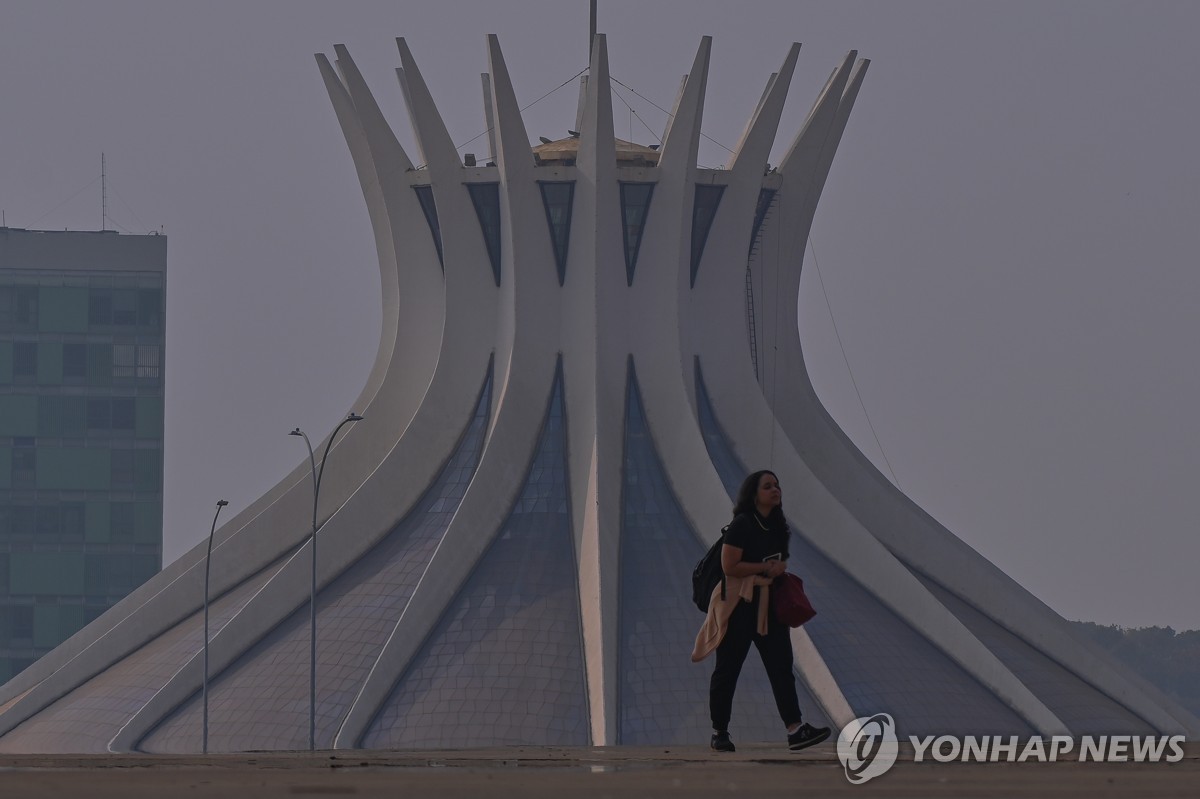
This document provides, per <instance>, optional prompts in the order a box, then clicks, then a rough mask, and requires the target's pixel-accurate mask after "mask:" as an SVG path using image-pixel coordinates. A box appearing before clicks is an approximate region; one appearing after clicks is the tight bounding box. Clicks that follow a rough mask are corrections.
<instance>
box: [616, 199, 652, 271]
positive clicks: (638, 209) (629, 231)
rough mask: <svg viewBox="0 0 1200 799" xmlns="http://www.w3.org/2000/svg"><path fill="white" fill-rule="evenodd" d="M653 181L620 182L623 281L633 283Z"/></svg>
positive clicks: (648, 210)
mask: <svg viewBox="0 0 1200 799" xmlns="http://www.w3.org/2000/svg"><path fill="white" fill-rule="evenodd" d="M652 194H654V184H653V183H622V184H621V226H622V228H623V229H624V232H625V282H626V285H630V286H632V285H633V270H634V268H635V267H636V266H637V257H638V250H639V249H641V246H642V231H643V230H645V228H646V214H648V213H649V212H650V196H651V195H652Z"/></svg>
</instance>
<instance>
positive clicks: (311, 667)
mask: <svg viewBox="0 0 1200 799" xmlns="http://www.w3.org/2000/svg"><path fill="white" fill-rule="evenodd" d="M362 419H363V417H361V416H359V415H358V414H357V413H355V412H354V411H350V413H348V414H347V415H346V418H345V419H343V420H342V421H341V422H340V423H339V424H338V426H337V427H335V428H333V433H332V434H331V435H330V436H329V442H328V443H327V444H325V452H324V454H322V455H321V468H320V470H318V469H317V460H316V458H315V457H314V456H313V448H312V442H311V441H309V440H308V434H307V433H305V432H304V431H303V430H301V429H300V428H299V427H297V428H296V429H295V430H293V431H292V432H290V433H288V435H289V436H301V437H303V438H304V443H305V444H306V445H307V446H308V463H309V465H310V466H311V467H312V481H313V512H312V534H311V536H310V537H309V542H310V546H311V548H312V584H311V587H310V589H309V597H308V750H309V751H310V752H312V751H315V750H316V748H317V497H318V496H320V494H321V476H322V475H323V474H325V461H326V460H328V458H329V448H330V447H332V446H333V441H334V439H335V438H337V434H338V431H339V430H341V429H342V428H343V427H345V426H346V425H347V424H349V423H350V422H361V421H362Z"/></svg>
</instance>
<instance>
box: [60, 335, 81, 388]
mask: <svg viewBox="0 0 1200 799" xmlns="http://www.w3.org/2000/svg"><path fill="white" fill-rule="evenodd" d="M62 369H63V380H87V345H86V344H83V343H81V342H68V343H65V344H63V367H62Z"/></svg>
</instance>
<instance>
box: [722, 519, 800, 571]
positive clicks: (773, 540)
mask: <svg viewBox="0 0 1200 799" xmlns="http://www.w3.org/2000/svg"><path fill="white" fill-rule="evenodd" d="M764 527H765V528H766V529H765V530H764V529H763V528H764ZM789 535H790V533H789V531H788V526H787V522H786V521H784V518H783V514H772V515H771V516H770V517H768V518H766V519H764V518H763V517H762V516H759V515H758V513H756V512H755V511H750V512H749V513H739V514H738V515H737V516H734V517H733V521H731V522H730V523H729V529H728V530H726V531H725V543H726V544H728V545H729V546H731V547H738V548H740V549H741V550H742V560H743V561H746V562H750V563H762V562H763V561H764V560H766V559H767V558H769V557H771V556H773V555H775V556H778V557H780V558H782V559H783V560H787V559H788V537H789Z"/></svg>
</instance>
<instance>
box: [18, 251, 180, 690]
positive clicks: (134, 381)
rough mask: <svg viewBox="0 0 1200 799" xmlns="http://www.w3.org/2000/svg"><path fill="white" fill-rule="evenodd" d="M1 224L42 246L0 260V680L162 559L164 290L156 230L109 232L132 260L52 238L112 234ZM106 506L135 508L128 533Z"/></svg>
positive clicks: (115, 598)
mask: <svg viewBox="0 0 1200 799" xmlns="http://www.w3.org/2000/svg"><path fill="white" fill-rule="evenodd" d="M3 235H6V236H10V237H15V236H29V237H36V238H31V241H32V242H33V243H35V244H36V245H37V246H33V244H30V245H28V246H25V247H23V248H21V249H20V250H19V251H20V252H23V253H29V255H28V256H27V257H28V260H27V261H23V262H20V263H13V262H6V263H5V264H4V266H5V268H4V269H3V270H0V338H2V339H3V341H2V342H0V570H3V572H4V574H3V575H2V577H0V587H2V588H3V590H0V621H6V622H8V623H3V624H0V681H4V680H7V679H9V678H10V677H12V676H13V675H14V674H16V673H17V672H18V671H20V670H21V669H22V668H24V667H25V666H26V665H28V664H29V663H31V662H33V661H34V660H36V659H37V658H38V657H40V656H41V655H43V654H45V653H46V652H48V651H49V650H50V649H52V648H53V647H54V646H56V645H57V644H58V643H60V642H61V641H63V640H64V639H66V638H67V637H69V636H70V635H71V634H73V633H74V632H76V631H77V630H78V629H79V628H80V627H81V626H82V625H83V624H84V623H86V622H87V621H90V620H91V619H93V618H95V617H96V616H98V615H99V614H100V613H101V612H103V611H104V610H105V609H106V608H108V607H110V606H111V605H112V604H114V603H115V602H117V601H118V600H119V599H121V598H122V597H123V596H124V595H125V594H126V593H128V592H129V591H130V590H131V589H133V588H135V587H136V586H138V585H140V584H141V583H142V582H144V581H145V580H146V579H148V578H149V577H151V576H152V575H153V574H155V572H157V571H158V569H159V567H160V563H161V557H162V510H161V508H162V442H163V426H162V399H163V369H162V365H163V334H164V325H163V313H164V296H165V295H164V286H165V255H163V256H162V257H161V258H157V256H156V259H149V258H147V257H146V252H147V251H148V250H151V249H154V248H156V247H158V246H159V245H160V244H161V241H158V242H148V241H147V240H148V239H150V238H157V237H141V236H131V237H123V236H122V237H119V238H117V240H116V242H113V241H108V251H109V252H110V253H124V252H125V250H124V249H123V248H124V247H125V246H126V240H127V239H128V246H129V248H130V250H129V252H130V253H132V255H131V256H130V257H131V261H130V263H135V264H136V266H134V267H131V268H129V269H125V268H124V265H123V264H122V263H108V264H106V265H105V267H104V268H91V266H90V265H89V267H88V268H82V267H80V268H76V267H77V266H78V265H77V264H76V263H74V262H73V261H72V260H71V258H69V257H63V256H62V254H61V253H62V252H83V250H84V249H86V248H82V247H80V246H79V245H78V244H77V242H78V239H76V243H73V244H72V245H71V246H70V247H67V248H66V249H65V250H59V245H56V244H55V241H56V239H57V240H59V241H65V239H61V238H59V237H67V238H73V237H87V236H93V235H95V236H102V235H103V236H106V237H107V236H111V237H114V238H116V235H115V234H84V233H41V232H36V233H35V232H24V231H15V230H9V229H4V232H3ZM147 243H149V244H150V245H152V246H151V247H147V246H146V245H147ZM118 245H119V246H118ZM42 246H44V247H45V248H46V250H45V253H44V255H43V253H42V251H41V250H39V249H38V248H39V247H42ZM73 248H78V249H73ZM158 251H159V252H161V253H165V249H160V250H158ZM23 257H25V256H23ZM79 257H82V256H79ZM115 257H116V256H115V255H114V256H113V258H115ZM151 261H155V263H153V264H151ZM114 492H119V493H114ZM110 506H112V507H118V506H122V507H123V506H127V507H128V508H130V509H131V510H134V509H136V512H135V513H133V515H132V516H131V518H130V520H129V522H128V524H125V523H124V521H122V518H123V517H122V516H121V514H122V513H123V511H119V512H118V513H117V514H116V516H117V519H118V521H120V522H121V523H122V527H121V528H120V532H121V533H122V535H120V536H118V535H113V530H112V529H110V528H112V518H111V516H110ZM101 509H103V511H102V512H101ZM135 517H136V520H137V523H135V521H134V518H135ZM125 533H128V534H127V535H126V534H125ZM14 618H15V619H17V620H18V621H19V624H18V625H17V626H16V628H14V626H13V625H12V624H11V622H12V620H13V619H14ZM26 622H28V624H26ZM14 629H16V631H18V632H28V633H29V634H22V635H14V634H13V631H14Z"/></svg>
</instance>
